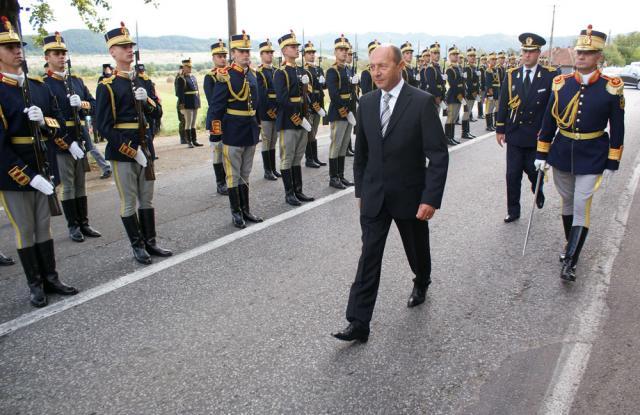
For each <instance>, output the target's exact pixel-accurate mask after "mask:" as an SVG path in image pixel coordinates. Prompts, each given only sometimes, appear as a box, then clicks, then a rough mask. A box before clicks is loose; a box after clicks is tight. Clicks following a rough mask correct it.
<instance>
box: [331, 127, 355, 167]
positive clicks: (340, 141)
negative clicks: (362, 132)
mask: <svg viewBox="0 0 640 415" xmlns="http://www.w3.org/2000/svg"><path fill="white" fill-rule="evenodd" d="M352 129H353V126H352V125H351V124H349V122H348V121H343V120H338V121H333V122H332V123H331V145H330V146H329V158H330V159H337V158H338V157H346V156H347V149H348V148H349V140H350V139H351V130H352Z"/></svg>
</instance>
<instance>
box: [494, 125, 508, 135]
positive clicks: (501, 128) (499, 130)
mask: <svg viewBox="0 0 640 415" xmlns="http://www.w3.org/2000/svg"><path fill="white" fill-rule="evenodd" d="M505 130H506V128H505V126H504V123H501V122H497V123H496V133H498V134H504V132H505Z"/></svg>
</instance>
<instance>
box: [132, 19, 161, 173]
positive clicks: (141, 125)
mask: <svg viewBox="0 0 640 415" xmlns="http://www.w3.org/2000/svg"><path fill="white" fill-rule="evenodd" d="M133 56H134V59H135V66H134V68H135V71H136V76H135V77H133V78H132V79H131V89H132V91H133V92H134V93H135V90H136V82H135V81H136V79H138V76H139V75H140V71H139V69H138V62H139V61H140V40H139V39H138V22H136V50H135V52H134V53H133ZM133 101H134V104H135V107H136V113H137V115H138V140H139V141H140V150H142V154H144V156H145V158H146V159H147V167H145V168H144V178H145V179H147V180H149V181H152V180H155V179H156V173H155V171H154V168H153V157H152V156H151V151H150V150H149V143H147V120H146V118H145V116H144V110H143V107H142V102H140V101H138V100H137V99H135V97H134V99H133Z"/></svg>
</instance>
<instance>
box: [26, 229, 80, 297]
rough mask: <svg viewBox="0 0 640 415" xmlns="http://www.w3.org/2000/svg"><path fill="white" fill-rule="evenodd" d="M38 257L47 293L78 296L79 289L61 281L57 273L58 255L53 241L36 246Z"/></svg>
mask: <svg viewBox="0 0 640 415" xmlns="http://www.w3.org/2000/svg"><path fill="white" fill-rule="evenodd" d="M35 248H36V253H37V255H38V267H40V275H41V276H42V283H43V287H44V291H45V292H49V293H56V294H60V295H76V294H78V289H77V288H75V287H71V286H69V285H67V284H65V283H64V282H62V281H60V278H59V277H58V272H57V271H56V254H55V251H54V249H53V239H49V240H48V241H45V242H41V243H39V244H36V245H35Z"/></svg>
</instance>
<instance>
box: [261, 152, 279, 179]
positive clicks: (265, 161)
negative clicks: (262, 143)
mask: <svg viewBox="0 0 640 415" xmlns="http://www.w3.org/2000/svg"><path fill="white" fill-rule="evenodd" d="M262 165H263V167H264V178H265V179H267V180H271V181H274V180H278V178H277V177H276V176H275V174H273V166H272V165H271V155H270V153H269V150H267V151H263V152H262Z"/></svg>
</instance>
